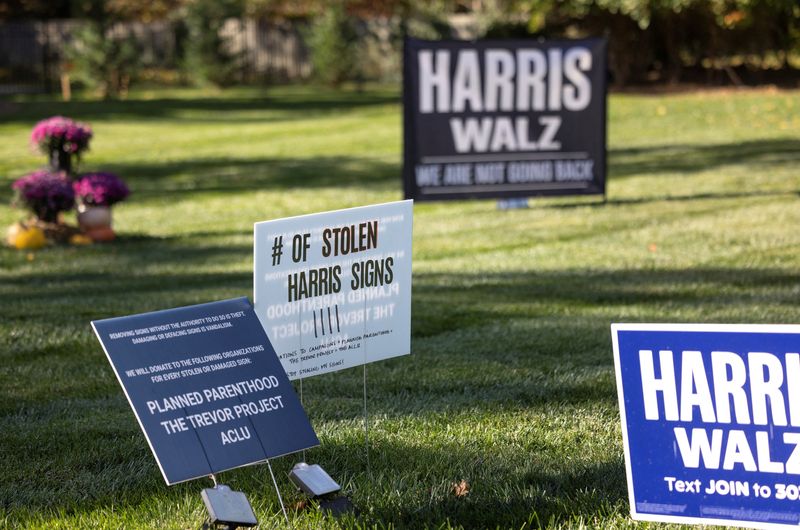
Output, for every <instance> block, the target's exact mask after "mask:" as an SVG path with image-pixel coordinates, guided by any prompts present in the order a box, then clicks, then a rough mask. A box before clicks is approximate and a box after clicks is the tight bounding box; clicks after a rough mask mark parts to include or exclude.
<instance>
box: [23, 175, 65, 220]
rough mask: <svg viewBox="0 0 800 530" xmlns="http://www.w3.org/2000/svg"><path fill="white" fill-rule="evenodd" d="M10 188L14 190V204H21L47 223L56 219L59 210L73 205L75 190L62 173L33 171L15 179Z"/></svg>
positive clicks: (63, 210) (61, 210) (62, 210)
mask: <svg viewBox="0 0 800 530" xmlns="http://www.w3.org/2000/svg"><path fill="white" fill-rule="evenodd" d="M11 188H12V189H13V190H14V191H15V192H16V198H15V199H14V204H15V205H20V204H23V205H24V206H25V207H27V208H29V209H30V210H31V211H32V212H33V213H34V214H35V215H36V217H38V218H39V219H41V220H42V221H46V222H49V223H54V222H56V221H58V214H59V212H65V211H67V210H70V209H71V208H72V207H73V206H75V192H74V191H73V189H72V184H71V183H70V181H69V180H68V179H67V177H66V175H64V174H63V173H50V172H49V171H46V170H41V171H34V172H33V173H31V174H30V175H26V176H24V177H22V178H21V179H18V180H16V181H15V182H14V183H13V184H12V185H11Z"/></svg>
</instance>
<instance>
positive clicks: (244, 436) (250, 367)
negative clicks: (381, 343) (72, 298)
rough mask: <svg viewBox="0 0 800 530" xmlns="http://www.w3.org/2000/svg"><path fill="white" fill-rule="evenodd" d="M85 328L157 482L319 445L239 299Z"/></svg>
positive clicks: (257, 324) (263, 337)
mask: <svg viewBox="0 0 800 530" xmlns="http://www.w3.org/2000/svg"><path fill="white" fill-rule="evenodd" d="M92 327H93V328H94V331H95V333H96V334H97V338H98V339H99V340H100V342H101V344H102V345H103V349H104V350H105V352H106V355H107V356H108V360H109V361H110V362H111V366H112V367H113V369H114V373H115V374H116V375H117V379H118V380H119V382H120V384H121V385H122V389H123V390H124V391H125V396H126V397H127V398H128V401H129V402H130V404H131V407H132V408H133V412H134V414H135V415H136V419H137V420H138V421H139V425H140V426H141V428H142V430H143V431H144V435H145V437H146V438H147V442H148V443H149V444H150V449H152V451H153V455H154V456H155V457H156V461H157V462H158V466H159V468H160V469H161V473H162V474H163V475H164V480H166V482H167V484H176V483H178V482H183V481H186V480H191V479H194V478H199V477H203V476H207V475H209V474H211V473H217V472H220V471H225V470H227V469H232V468H235V467H241V466H245V465H248V464H254V463H256V462H261V461H264V460H266V459H268V458H273V457H276V456H280V455H284V454H287V453H292V452H295V451H300V450H302V449H306V448H309V447H313V446H315V445H319V441H318V440H317V436H316V434H315V433H314V430H313V428H312V427H311V424H310V423H309V421H308V418H307V417H306V413H305V411H304V410H303V407H302V406H301V405H300V401H299V400H298V399H297V395H296V394H295V393H294V389H293V388H292V385H291V383H290V382H289V380H288V379H287V378H286V374H285V372H284V371H283V368H282V367H281V365H280V362H278V358H277V357H276V356H275V350H273V348H272V345H271V344H270V342H269V339H267V336H266V334H265V333H264V329H263V328H262V327H261V323H260V322H259V321H258V319H257V318H256V316H255V313H254V312H253V308H252V306H251V305H250V302H248V300H247V299H246V298H236V299H232V300H225V301H221V302H212V303H208V304H200V305H194V306H189V307H181V308H178V309H168V310H165V311H157V312H154V313H144V314H140V315H133V316H127V317H120V318H110V319H106V320H97V321H94V322H92Z"/></svg>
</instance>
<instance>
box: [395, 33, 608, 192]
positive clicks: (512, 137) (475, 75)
mask: <svg viewBox="0 0 800 530" xmlns="http://www.w3.org/2000/svg"><path fill="white" fill-rule="evenodd" d="M403 64H404V72H403V105H404V165H403V179H404V188H405V196H406V198H407V199H415V200H439V199H464V198H490V197H527V196H533V195H574V194H604V193H605V180H606V175H605V173H606V41H605V39H586V40H572V41H536V40H485V41H477V42H467V41H424V40H417V39H407V40H406V42H405V50H404V61H403Z"/></svg>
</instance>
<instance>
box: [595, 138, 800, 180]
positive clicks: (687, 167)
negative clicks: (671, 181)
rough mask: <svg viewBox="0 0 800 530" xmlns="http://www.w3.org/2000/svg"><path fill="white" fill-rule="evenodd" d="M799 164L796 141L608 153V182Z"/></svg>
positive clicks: (758, 141) (654, 148) (799, 142)
mask: <svg viewBox="0 0 800 530" xmlns="http://www.w3.org/2000/svg"><path fill="white" fill-rule="evenodd" d="M798 163H800V140H797V139H794V138H780V139H772V140H748V141H743V142H732V143H725V144H699V145H698V144H677V145H662V146H653V147H634V148H627V149H611V150H609V160H608V167H609V175H610V177H611V178H612V179H616V178H623V177H629V176H633V175H641V176H645V175H659V174H663V173H684V174H690V173H697V172H700V171H711V170H714V169H718V168H722V167H725V166H737V165H738V166H742V165H744V166H755V168H754V169H753V170H754V171H756V172H759V173H761V172H763V171H765V170H768V168H770V167H772V166H778V165H783V166H787V167H789V166H791V167H794V166H796V165H797V164H798Z"/></svg>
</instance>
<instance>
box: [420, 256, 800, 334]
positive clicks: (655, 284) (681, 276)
mask: <svg viewBox="0 0 800 530" xmlns="http://www.w3.org/2000/svg"><path fill="white" fill-rule="evenodd" d="M453 277H454V275H452V274H433V273H418V274H415V275H414V299H413V307H412V315H414V317H413V321H412V324H413V332H414V336H415V337H427V336H433V335H436V334H439V333H445V332H447V331H448V330H453V329H459V328H463V327H464V326H467V325H478V324H480V323H482V322H485V321H486V320H487V319H496V318H515V317H516V318H520V317H540V318H541V317H547V316H550V315H554V314H557V313H554V311H556V310H557V309H558V308H561V307H571V308H586V309H588V308H608V307H615V306H616V307H625V306H644V307H645V308H649V309H650V310H649V311H645V312H643V313H642V317H641V318H642V319H650V320H654V321H662V320H664V319H665V318H670V316H669V314H670V312H678V311H680V310H682V309H695V308H699V307H702V306H708V305H710V304H713V305H714V306H717V307H722V306H728V307H732V308H735V307H747V306H753V305H758V306H763V305H779V306H780V305H786V306H793V305H794V304H795V303H796V295H795V294H794V289H792V286H800V273H798V272H791V271H787V270H771V269H735V268H732V269H727V268H713V267H712V268H695V269H687V270H663V269H662V270H647V269H629V270H625V269H622V270H602V269H601V270H583V269H577V270H575V269H572V270H560V271H546V272H535V271H531V272H508V273H497V274H463V273H462V274H458V275H456V277H457V278H458V281H457V283H455V284H454V282H453ZM737 304H738V305H737Z"/></svg>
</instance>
